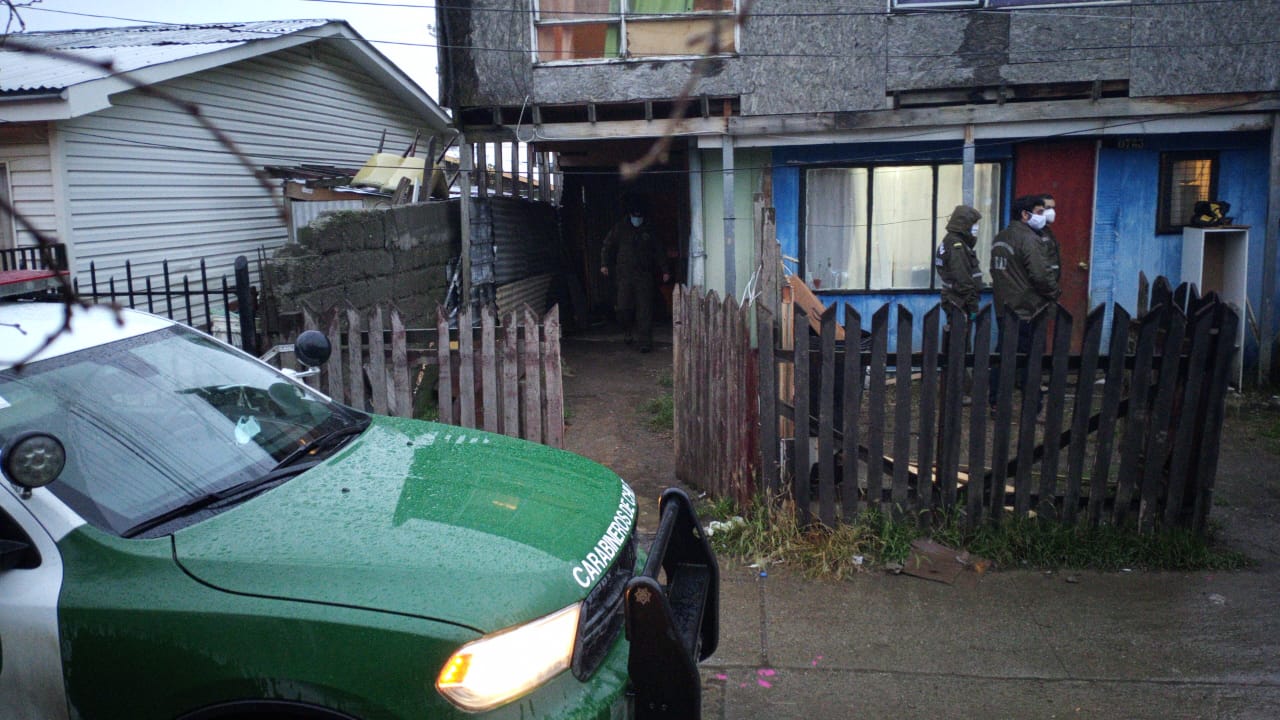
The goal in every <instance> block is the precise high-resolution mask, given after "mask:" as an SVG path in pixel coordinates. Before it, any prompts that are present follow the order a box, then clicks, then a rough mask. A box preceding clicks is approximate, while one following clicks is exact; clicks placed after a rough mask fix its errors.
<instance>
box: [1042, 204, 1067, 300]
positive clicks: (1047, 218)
mask: <svg viewBox="0 0 1280 720" xmlns="http://www.w3.org/2000/svg"><path fill="white" fill-rule="evenodd" d="M1040 197H1041V198H1042V199H1043V200H1044V229H1043V230H1041V231H1040V247H1042V248H1043V249H1044V258H1045V262H1046V263H1048V264H1049V272H1050V273H1052V274H1053V280H1054V282H1056V283H1058V284H1059V285H1061V284H1062V251H1061V249H1060V248H1059V247H1058V237H1057V236H1056V235H1054V234H1053V221H1054V220H1056V219H1057V214H1058V211H1057V210H1056V209H1055V208H1054V206H1055V205H1057V201H1055V200H1054V199H1053V196H1052V195H1050V194H1048V193H1045V194H1044V195H1041V196H1040Z"/></svg>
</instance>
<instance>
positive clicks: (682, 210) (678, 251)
mask: <svg viewBox="0 0 1280 720" xmlns="http://www.w3.org/2000/svg"><path fill="white" fill-rule="evenodd" d="M649 147H650V141H626V142H590V143H588V142H583V143H572V144H570V143H559V144H556V145H555V146H554V147H551V148H548V149H553V150H555V151H557V152H558V153H559V166H560V169H561V171H562V172H563V174H564V191H563V193H562V194H561V223H562V231H563V233H564V243H565V247H567V248H568V249H569V251H570V253H571V255H572V258H571V262H572V263H573V267H574V272H575V274H576V275H577V276H578V277H579V278H580V279H581V280H582V285H583V288H584V290H585V295H586V298H587V304H588V312H589V315H590V318H591V319H592V321H593V322H596V321H600V320H607V319H611V317H612V306H613V295H612V292H613V288H612V285H611V284H610V282H609V280H608V278H605V277H603V276H602V275H601V274H600V252H601V246H602V243H603V241H604V237H605V235H606V234H608V232H609V230H610V228H612V227H613V225H614V223H616V222H617V221H618V220H619V219H620V218H622V215H623V208H622V196H623V194H624V193H635V194H636V195H639V196H640V197H642V198H643V200H644V202H645V204H646V206H647V208H648V216H649V218H650V222H652V223H653V225H654V229H655V231H656V232H657V234H658V235H659V236H660V237H661V238H662V241H663V245H664V248H665V251H666V257H667V265H668V267H669V268H670V269H671V273H672V276H671V280H670V282H667V283H664V284H660V285H659V293H660V294H659V296H657V297H655V298H654V302H655V304H657V305H658V307H657V308H655V309H656V310H657V312H656V313H655V317H661V318H667V317H670V313H671V289H672V287H673V286H674V284H675V283H681V282H684V275H685V270H686V267H687V262H686V258H687V256H688V248H687V243H688V237H689V174H688V161H687V155H686V154H685V153H684V152H683V150H681V151H679V152H676V151H673V152H672V153H671V154H670V155H669V157H668V159H667V162H665V163H663V164H659V165H654V166H653V167H650V168H648V169H647V170H645V171H644V172H643V173H641V174H640V176H639V177H637V178H636V179H635V180H632V181H629V182H623V180H622V178H621V176H620V175H619V173H618V166H619V164H620V163H622V162H626V161H633V160H636V159H638V158H640V157H642V156H643V155H644V154H645V153H646V152H647V151H648V150H649Z"/></svg>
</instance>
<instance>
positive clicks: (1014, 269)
mask: <svg viewBox="0 0 1280 720" xmlns="http://www.w3.org/2000/svg"><path fill="white" fill-rule="evenodd" d="M1043 245H1044V241H1043V240H1042V239H1041V237H1040V235H1039V234H1038V233H1036V231H1035V230H1032V229H1031V226H1029V225H1027V224H1026V223H1025V222H1023V221H1021V220H1014V221H1013V222H1011V223H1009V226H1008V227H1006V228H1005V229H1004V230H1001V231H1000V234H999V235H996V239H995V242H993V243H992V244H991V284H992V287H993V289H994V290H995V303H996V310H997V311H999V312H1004V309H1005V308H1006V307H1007V308H1009V309H1010V310H1012V311H1013V312H1014V314H1016V315H1017V316H1018V317H1020V318H1022V319H1023V320H1029V319H1031V318H1032V317H1034V316H1035V315H1036V314H1037V313H1039V312H1040V311H1041V310H1043V309H1044V308H1045V307H1046V306H1047V305H1049V303H1052V302H1054V301H1056V300H1057V299H1058V296H1059V295H1061V294H1062V291H1061V290H1059V289H1058V281H1057V279H1056V278H1055V277H1054V275H1053V273H1052V272H1051V271H1050V269H1049V263H1048V261H1047V258H1046V253H1045V250H1044V247H1043Z"/></svg>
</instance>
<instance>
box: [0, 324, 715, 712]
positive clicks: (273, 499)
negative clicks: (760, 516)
mask: <svg viewBox="0 0 1280 720" xmlns="http://www.w3.org/2000/svg"><path fill="white" fill-rule="evenodd" d="M68 313H69V314H68ZM67 320H69V327H67V328H64V322H66V321H67ZM309 340H314V338H310V339H309ZM317 344H318V345H320V346H322V347H319V348H318V349H315V348H312V347H311V346H308V347H309V349H313V350H314V352H313V354H315V353H319V354H320V355H321V356H323V354H324V353H326V352H327V351H328V347H327V342H326V341H319V342H318V343H317ZM299 350H300V351H301V350H302V346H301V345H300V346H299ZM303 354H304V353H302V352H300V353H299V355H300V356H302V355H303ZM317 360H318V359H317ZM317 360H313V361H312V362H313V363H316V362H317ZM0 448H3V449H0V467H2V469H3V474H4V477H3V478H2V479H0V718H15V719H24V720H25V719H30V720H61V719H63V718H86V719H90V720H94V719H108V718H130V719H132V720H147V719H150V718H157V719H159V718H163V719H165V720H174V719H179V718H180V719H183V720H211V719H214V718H237V719H241V720H244V719H247V718H268V717H287V718H309V719H313V720H322V719H323V720H336V719H338V718H342V719H352V718H354V719H358V720H380V719H384V718H386V719H391V718H395V719H398V720H402V719H409V718H455V717H482V718H529V719H531V718H558V719H563V720H569V719H574V720H587V719H596V718H600V719H603V718H628V717H636V718H651V717H671V718H696V717H698V716H699V688H700V681H699V676H698V671H697V662H698V660H700V659H703V658H705V657H707V656H709V655H710V654H711V653H712V652H713V651H714V650H715V645H716V641H717V626H718V615H717V590H718V583H719V579H718V574H717V569H716V564H715V560H714V557H713V555H712V554H711V551H710V550H709V548H708V546H707V543H706V539H705V536H704V535H703V533H702V531H701V528H700V527H699V525H698V521H697V518H696V516H695V514H694V512H693V509H692V507H691V505H690V502H689V499H688V497H687V496H685V495H684V494H683V493H681V492H679V491H676V490H669V491H668V492H667V493H666V494H664V496H663V499H662V511H661V516H660V517H661V521H660V526H659V528H658V530H657V533H656V536H655V537H654V538H653V540H652V544H651V545H650V546H649V548H648V549H647V551H646V550H638V549H637V547H636V539H635V530H636V528H635V521H636V503H637V501H636V496H635V494H634V493H633V492H632V490H631V489H630V488H629V487H628V486H627V485H626V484H625V483H624V482H622V481H621V480H620V479H619V478H618V477H617V476H616V475H614V474H613V473H612V472H610V471H609V470H607V469H605V468H604V467H602V466H600V465H597V464H596V463H594V462H591V461H589V460H586V459H584V458H581V457H578V456H576V455H573V454H570V453H566V452H563V451H559V450H555V449H552V448H548V447H544V446H540V445H535V444H532V443H527V442H524V441H520V440H515V439H511V438H507V437H502V436H496V435H492V434H488V433H484V432H480V431H476V430H470V429H464V428H458V427H452V426H447V425H439V424H434V423H427V422H421V421H416V420H405V419H398V418H391V417H382V416H377V415H371V414H368V413H365V412H363V411H360V410H358V409H354V408H350V407H346V406H343V405H340V404H338V403H335V402H332V401H331V400H329V399H328V398H326V397H325V396H323V395H321V394H319V393H317V392H316V391H314V390H312V389H311V388H309V387H307V386H306V385H305V384H303V383H302V382H300V381H299V380H298V379H297V377H296V373H289V372H283V373H282V372H280V371H278V370H276V369H274V368H272V367H270V366H268V365H266V364H264V363H262V362H260V361H258V360H257V359H255V358H253V357H250V356H248V355H246V354H244V353H242V352H240V351H239V350H236V349H234V348H232V347H229V346H227V345H225V344H223V343H221V342H219V341H218V340H215V339H213V338H211V337H209V336H207V335H205V334H202V333H200V332H197V331H195V330H192V329H190V328H188V327H185V326H183V325H180V324H177V323H174V322H171V321H169V320H166V319H162V318H159V317H155V316H152V315H148V314H145V313H139V312H133V311H122V312H118V313H117V312H113V311H112V310H109V309H105V308H90V309H83V308H72V309H71V310H70V311H68V308H67V307H65V306H63V305H61V304H58V303H39V302H0Z"/></svg>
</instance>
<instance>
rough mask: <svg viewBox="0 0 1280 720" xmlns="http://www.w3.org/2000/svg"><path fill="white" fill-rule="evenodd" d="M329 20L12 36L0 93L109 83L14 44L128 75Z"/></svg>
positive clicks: (0, 59)
mask: <svg viewBox="0 0 1280 720" xmlns="http://www.w3.org/2000/svg"><path fill="white" fill-rule="evenodd" d="M329 22H332V21H330V20H278V21H269V22H247V23H211V24H207V25H140V26H134V27H122V28H102V29H98V30H65V31H57V32H28V33H14V34H11V35H10V36H9V38H10V40H11V41H12V42H10V43H7V44H5V45H3V46H0V93H29V92H40V91H49V92H53V91H59V90H62V89H63V88H67V87H70V86H72V85H76V84H79V83H82V82H88V81H91V80H99V79H101V78H105V77H109V76H110V75H112V74H113V73H112V71H110V70H108V69H107V68H106V67H95V66H90V65H84V64H80V63H77V62H74V61H71V60H68V59H67V58H65V57H58V56H56V55H44V54H41V53H39V52H26V51H19V50H15V49H14V44H15V43H20V44H22V45H24V46H26V47H33V48H43V49H48V50H52V51H56V52H57V53H58V54H65V55H70V56H75V57H78V58H83V59H88V60H93V61H97V62H106V61H110V62H111V63H112V68H113V70H114V72H116V73H119V72H128V71H132V70H139V69H141V68H145V67H149V66H152V65H159V64H162V63H167V62H173V61H175V60H183V59H186V58H191V57H196V56H199V55H204V54H206V53H211V52H217V51H219V50H225V49H227V48H229V47H234V46H236V45H242V44H245V43H250V42H254V41H257V40H269V39H271V38H275V37H279V36H281V35H289V34H292V33H295V32H299V31H302V30H307V29H310V28H315V27H320V26H322V25H325V24H327V23H329Z"/></svg>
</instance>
